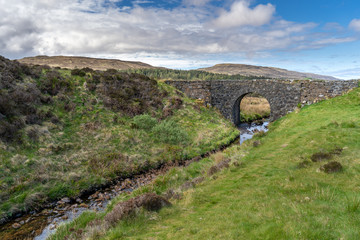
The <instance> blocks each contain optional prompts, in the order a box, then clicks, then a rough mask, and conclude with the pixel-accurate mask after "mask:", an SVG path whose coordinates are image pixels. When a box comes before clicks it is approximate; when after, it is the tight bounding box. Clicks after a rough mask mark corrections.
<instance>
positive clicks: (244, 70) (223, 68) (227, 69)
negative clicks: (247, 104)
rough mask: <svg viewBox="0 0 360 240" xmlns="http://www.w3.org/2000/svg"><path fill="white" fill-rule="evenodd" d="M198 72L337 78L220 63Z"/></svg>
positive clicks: (320, 78)
mask: <svg viewBox="0 0 360 240" xmlns="http://www.w3.org/2000/svg"><path fill="white" fill-rule="evenodd" d="M198 70H200V71H206V72H212V73H220V74H230V75H237V74H240V75H243V76H257V77H265V78H277V79H295V80H299V79H309V80H310V79H318V80H338V79H337V78H334V77H331V76H324V75H319V74H314V73H303V72H295V71H289V70H286V69H282V68H275V67H262V66H254V65H247V64H231V63H222V64H216V65H214V66H212V67H208V68H199V69H198Z"/></svg>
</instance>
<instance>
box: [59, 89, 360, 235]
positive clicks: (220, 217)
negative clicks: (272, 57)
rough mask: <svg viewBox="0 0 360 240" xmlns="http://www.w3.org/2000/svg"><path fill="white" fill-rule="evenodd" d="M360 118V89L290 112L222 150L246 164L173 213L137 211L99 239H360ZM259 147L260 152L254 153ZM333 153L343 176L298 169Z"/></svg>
mask: <svg viewBox="0 0 360 240" xmlns="http://www.w3.org/2000/svg"><path fill="white" fill-rule="evenodd" d="M359 116H360V89H355V90H354V91H352V92H350V93H349V94H347V95H344V96H341V97H337V98H334V99H331V100H327V101H323V102H320V103H318V104H315V105H312V106H309V107H305V108H303V109H301V111H297V112H294V113H291V114H289V115H288V116H286V117H284V118H282V119H280V120H278V121H276V122H275V123H273V124H272V125H271V127H270V131H269V132H268V134H267V135H266V136H265V137H260V136H257V137H256V138H255V139H254V140H251V141H248V142H247V143H245V145H244V146H241V147H239V146H234V147H232V148H229V149H227V150H226V151H225V153H224V154H225V155H226V156H227V157H229V158H231V159H232V161H233V162H234V161H240V162H242V163H243V164H242V165H241V166H240V167H236V166H231V167H230V168H229V169H227V170H225V171H223V172H221V173H218V174H217V175H215V177H207V178H206V180H205V182H203V183H201V184H200V185H197V186H196V187H195V188H194V189H190V190H187V191H185V192H184V193H183V194H184V195H183V199H182V200H176V201H175V200H174V201H173V203H174V205H173V207H170V208H165V209H162V210H161V211H160V212H159V213H148V212H142V213H141V214H140V215H139V216H138V217H137V218H135V219H130V220H128V221H122V222H120V223H119V224H118V225H117V226H116V227H115V228H111V229H110V230H107V231H98V232H97V235H98V237H99V236H100V237H99V238H103V239H125V238H126V239H359V238H360V229H359V227H358V226H359V224H360V193H359V188H360V174H359V173H360V167H359V166H360V165H359V164H360V158H359V156H360V117H359ZM256 140H257V141H260V142H261V145H260V146H258V147H253V146H252V142H253V141H256ZM335 148H343V152H342V153H341V154H340V155H334V156H333V158H332V160H336V161H338V162H340V163H341V164H342V165H343V166H344V170H343V171H342V172H340V173H334V174H326V173H324V172H320V171H319V168H320V166H321V165H323V164H324V163H325V162H317V163H314V162H311V163H310V165H309V166H308V167H306V168H299V167H298V164H299V163H300V162H303V161H310V157H311V156H312V155H313V154H314V153H318V152H331V151H332V150H333V149H335ZM226 156H225V157H226ZM216 159H217V157H216V156H215V157H214V156H213V157H211V158H210V159H205V160H203V161H202V162H200V163H196V164H195V165H193V166H190V168H189V169H177V170H174V171H173V172H172V173H169V174H167V175H166V176H164V177H163V178H160V180H157V182H155V183H154V184H153V185H151V186H150V187H147V189H145V190H144V191H155V192H158V193H160V192H161V191H160V190H161V189H162V188H163V187H164V186H165V185H166V186H170V187H174V186H176V184H174V183H173V182H174V181H175V182H176V181H179V182H182V181H184V177H183V176H184V175H186V176H187V178H190V177H191V176H193V175H194V176H198V175H201V174H202V171H203V170H204V169H207V168H208V167H209V165H211V162H213V161H217V160H216ZM194 169H195V170H194ZM190 173H192V174H190ZM187 178H185V179H187ZM161 179H163V180H164V183H163V184H162V185H161V184H159V182H161ZM165 180H168V181H170V180H171V181H170V183H167V181H165ZM178 184H179V183H178ZM160 186H162V187H160ZM162 191H164V190H163V189H162ZM135 194H136V193H135ZM137 194H138V193H137ZM125 198H126V197H122V198H120V200H122V199H125ZM102 216H103V215H96V214H91V213H88V214H84V216H82V217H81V218H79V219H78V220H77V221H76V222H75V223H72V224H71V225H67V226H64V227H63V228H62V229H61V230H60V231H58V233H57V235H56V236H54V237H53V239H62V238H63V237H64V236H66V235H68V234H69V228H70V226H71V227H74V228H75V229H77V228H81V229H84V227H85V226H86V223H87V222H89V221H91V220H92V219H94V218H102ZM85 230H87V231H91V228H89V227H88V228H85ZM95 235H96V234H95ZM95 235H94V234H93V235H91V234H90V235H88V236H93V237H94V236H95Z"/></svg>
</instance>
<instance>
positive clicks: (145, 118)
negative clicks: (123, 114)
mask: <svg viewBox="0 0 360 240" xmlns="http://www.w3.org/2000/svg"><path fill="white" fill-rule="evenodd" d="M156 124H157V120H156V119H155V118H153V117H151V116H150V115H148V114H143V115H137V116H135V117H134V118H133V122H132V126H133V127H134V128H138V129H144V130H151V129H152V128H153V127H154V126H155V125H156Z"/></svg>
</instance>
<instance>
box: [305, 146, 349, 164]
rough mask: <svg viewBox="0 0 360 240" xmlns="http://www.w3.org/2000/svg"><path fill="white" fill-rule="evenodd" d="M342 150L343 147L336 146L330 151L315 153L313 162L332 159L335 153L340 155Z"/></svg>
mask: <svg viewBox="0 0 360 240" xmlns="http://www.w3.org/2000/svg"><path fill="white" fill-rule="evenodd" d="M342 151H343V149H342V148H339V147H336V148H334V149H333V150H331V151H329V152H323V151H321V152H317V153H314V154H313V155H311V157H310V159H311V161H313V162H322V161H326V160H330V159H332V158H333V156H335V155H340V154H341V153H342Z"/></svg>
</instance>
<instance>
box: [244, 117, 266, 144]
mask: <svg viewBox="0 0 360 240" xmlns="http://www.w3.org/2000/svg"><path fill="white" fill-rule="evenodd" d="M268 125H269V122H263V123H262V124H256V123H241V124H240V125H238V128H239V129H240V140H239V141H240V145H241V144H242V143H243V142H244V141H246V140H248V139H251V138H252V137H253V136H254V134H255V133H257V132H260V131H263V132H267V131H268Z"/></svg>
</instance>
